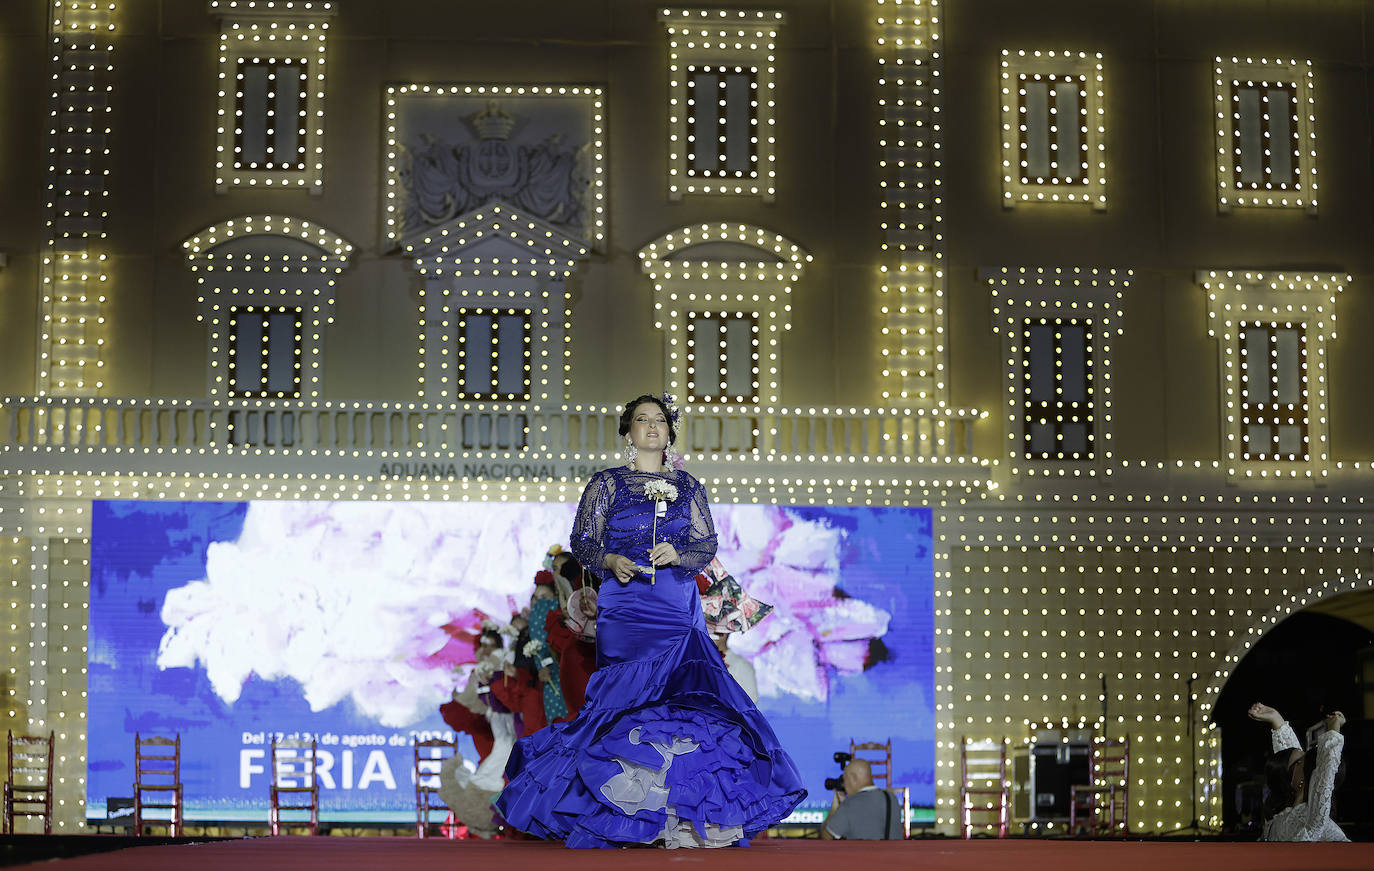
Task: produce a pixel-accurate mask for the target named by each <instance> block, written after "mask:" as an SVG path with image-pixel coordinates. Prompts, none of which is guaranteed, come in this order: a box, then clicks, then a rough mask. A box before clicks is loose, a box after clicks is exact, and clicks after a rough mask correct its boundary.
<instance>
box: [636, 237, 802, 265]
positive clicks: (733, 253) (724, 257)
mask: <svg viewBox="0 0 1374 871" xmlns="http://www.w3.org/2000/svg"><path fill="white" fill-rule="evenodd" d="M663 259H664V260H665V261H668V262H669V263H675V262H677V263H680V262H692V263H782V262H783V258H782V256H781V255H779V254H777V253H776V252H773V251H765V250H764V249H762V248H757V247H755V246H753V245H747V244H744V243H742V242H702V243H701V244H699V245H692V246H691V247H688V248H679V249H678V250H676V251H674V252H672V253H671V254H669V255H668V256H667V257H664V258H663Z"/></svg>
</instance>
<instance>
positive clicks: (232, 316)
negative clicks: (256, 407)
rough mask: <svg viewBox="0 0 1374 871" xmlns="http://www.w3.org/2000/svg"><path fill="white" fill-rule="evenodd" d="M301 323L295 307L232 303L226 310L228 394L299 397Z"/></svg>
mask: <svg viewBox="0 0 1374 871" xmlns="http://www.w3.org/2000/svg"><path fill="white" fill-rule="evenodd" d="M302 326H303V322H302V318H301V310H300V309H299V308H292V307H290V306H252V305H249V306H234V307H233V308H232V309H231V310H230V313H229V395H230V396H233V397H237V398H255V397H261V398H273V399H286V398H295V397H299V396H300V395H301V328H302Z"/></svg>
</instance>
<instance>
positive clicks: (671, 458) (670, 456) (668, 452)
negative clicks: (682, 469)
mask: <svg viewBox="0 0 1374 871" xmlns="http://www.w3.org/2000/svg"><path fill="white" fill-rule="evenodd" d="M676 463H677V451H675V450H673V446H672V445H668V447H666V448H664V449H663V468H665V469H676V468H677V465H676Z"/></svg>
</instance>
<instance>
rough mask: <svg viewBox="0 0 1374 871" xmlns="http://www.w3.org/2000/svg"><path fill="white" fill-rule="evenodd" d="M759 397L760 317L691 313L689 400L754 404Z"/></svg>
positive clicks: (688, 338) (739, 314) (752, 314)
mask: <svg viewBox="0 0 1374 871" xmlns="http://www.w3.org/2000/svg"><path fill="white" fill-rule="evenodd" d="M758 395H759V319H758V315H757V314H754V313H753V312H720V311H694V312H688V313H687V400H688V401H689V402H709V403H749V404H752V403H755V402H757V401H758Z"/></svg>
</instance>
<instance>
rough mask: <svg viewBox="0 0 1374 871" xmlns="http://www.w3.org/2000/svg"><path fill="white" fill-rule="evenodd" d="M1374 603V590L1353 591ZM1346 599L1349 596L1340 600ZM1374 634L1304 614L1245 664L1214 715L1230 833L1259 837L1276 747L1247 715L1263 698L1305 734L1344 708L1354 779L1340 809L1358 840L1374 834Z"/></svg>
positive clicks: (1339, 797)
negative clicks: (1373, 719) (1267, 763)
mask: <svg viewBox="0 0 1374 871" xmlns="http://www.w3.org/2000/svg"><path fill="white" fill-rule="evenodd" d="M1350 595H1352V596H1358V597H1361V598H1364V597H1368V598H1369V599H1370V600H1371V601H1374V593H1357V594H1350ZM1340 598H1342V599H1344V598H1346V597H1345V596H1342V597H1340ZM1371 653H1374V631H1370V630H1369V629H1367V628H1365V627H1364V626H1362V625H1360V624H1359V623H1356V622H1351V621H1350V620H1346V619H1343V618H1341V617H1336V616H1332V615H1331V614H1325V613H1316V612H1314V611H1313V610H1311V609H1309V610H1305V611H1300V612H1298V613H1296V614H1293V615H1292V616H1290V617H1288V618H1287V619H1285V620H1283V621H1282V622H1281V623H1279V624H1278V625H1277V626H1275V627H1274V628H1273V629H1271V630H1270V631H1269V632H1267V633H1266V634H1265V635H1264V637H1263V638H1261V639H1260V640H1259V641H1258V642H1257V643H1256V644H1255V645H1254V646H1253V647H1252V648H1251V649H1250V652H1249V653H1248V654H1246V656H1245V658H1244V659H1242V660H1241V661H1240V663H1239V664H1238V665H1237V666H1236V668H1235V670H1234V671H1233V672H1232V673H1231V677H1230V678H1229V679H1228V680H1227V682H1226V686H1225V687H1224V688H1223V689H1222V691H1221V694H1220V695H1219V696H1218V697H1217V703H1216V707H1215V709H1214V710H1213V713H1212V720H1213V722H1215V723H1216V724H1217V726H1218V727H1219V728H1220V729H1221V780H1222V825H1223V828H1224V829H1225V830H1226V831H1227V832H1233V833H1237V834H1243V833H1249V834H1252V835H1253V836H1255V837H1258V836H1259V819H1258V817H1259V813H1260V811H1259V802H1260V801H1262V796H1263V788H1262V787H1263V781H1264V778H1263V771H1264V760H1265V758H1266V757H1267V756H1268V754H1269V753H1270V751H1271V745H1270V737H1269V730H1268V729H1267V728H1265V727H1264V726H1263V725H1261V724H1259V723H1256V722H1254V721H1252V720H1251V719H1250V718H1249V717H1247V716H1246V710H1247V709H1248V708H1249V707H1250V705H1251V704H1253V703H1255V702H1257V701H1259V702H1263V703H1265V704H1267V705H1271V706H1273V707H1274V708H1276V709H1278V711H1279V712H1280V713H1281V714H1283V716H1284V717H1285V718H1287V719H1288V721H1289V723H1290V724H1292V726H1293V729H1294V731H1296V732H1297V733H1298V737H1299V739H1300V740H1302V739H1303V738H1304V732H1305V730H1306V729H1307V728H1308V727H1309V726H1311V725H1312V724H1314V723H1316V722H1318V721H1320V720H1321V719H1322V718H1323V717H1324V716H1325V715H1326V713H1327V712H1328V711H1333V710H1339V711H1341V712H1343V713H1344V714H1345V715H1346V717H1347V719H1348V721H1349V722H1348V723H1347V725H1346V728H1345V730H1344V732H1345V735H1346V746H1345V760H1346V776H1345V781H1344V783H1343V785H1342V786H1341V787H1340V788H1339V789H1338V790H1337V791H1336V795H1335V800H1334V809H1333V814H1334V815H1335V818H1336V821H1337V822H1338V823H1340V824H1341V826H1342V828H1344V829H1345V831H1346V833H1347V834H1348V835H1349V836H1350V837H1351V838H1352V839H1357V840H1359V839H1364V838H1368V837H1370V836H1371V835H1372V834H1374V801H1372V800H1371V797H1372V796H1371V786H1370V785H1369V784H1372V783H1374V733H1371V730H1370V726H1371V723H1370V721H1369V720H1367V719H1366V718H1367V717H1369V716H1371V715H1374V710H1366V705H1365V703H1364V695H1365V691H1366V690H1367V689H1368V690H1374V679H1371V678H1374V675H1371V676H1368V677H1364V676H1362V670H1363V669H1364V668H1365V666H1362V663H1365V662H1368V663H1370V665H1371V666H1374V659H1372V658H1371Z"/></svg>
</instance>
